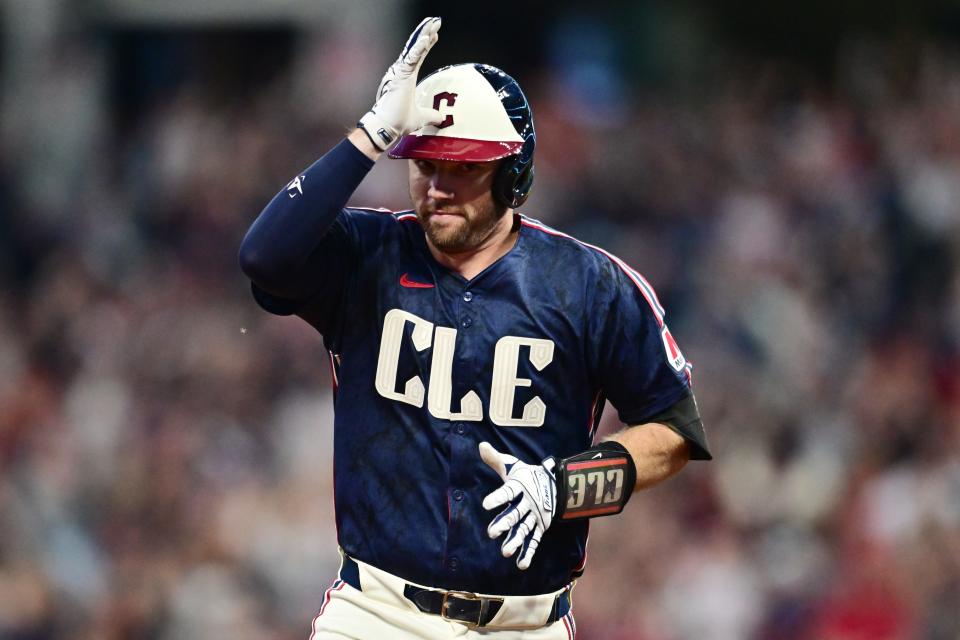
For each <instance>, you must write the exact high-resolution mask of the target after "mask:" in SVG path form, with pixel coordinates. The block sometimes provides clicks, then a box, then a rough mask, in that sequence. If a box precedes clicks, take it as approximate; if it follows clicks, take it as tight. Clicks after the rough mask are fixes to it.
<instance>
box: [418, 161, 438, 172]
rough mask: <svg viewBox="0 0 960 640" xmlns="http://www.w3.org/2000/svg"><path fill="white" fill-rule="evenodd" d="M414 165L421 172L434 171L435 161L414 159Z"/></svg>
mask: <svg viewBox="0 0 960 640" xmlns="http://www.w3.org/2000/svg"><path fill="white" fill-rule="evenodd" d="M413 164H414V166H416V167H417V169H419V170H420V173H433V163H432V162H427V161H426V160H414V161H413Z"/></svg>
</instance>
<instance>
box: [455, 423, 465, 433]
mask: <svg viewBox="0 0 960 640" xmlns="http://www.w3.org/2000/svg"><path fill="white" fill-rule="evenodd" d="M453 430H454V431H456V432H457V435H458V436H462V435H463V434H465V433H466V432H467V426H466V425H465V424H463V423H462V422H458V423H457V424H456V426H454V427H453Z"/></svg>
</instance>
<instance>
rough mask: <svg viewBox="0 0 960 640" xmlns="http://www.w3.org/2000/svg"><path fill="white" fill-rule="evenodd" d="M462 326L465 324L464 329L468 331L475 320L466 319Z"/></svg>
mask: <svg viewBox="0 0 960 640" xmlns="http://www.w3.org/2000/svg"><path fill="white" fill-rule="evenodd" d="M461 324H463V327H464V328H465V329H467V328H469V327H470V325H472V324H473V318H464V319H463V322H462V323H461Z"/></svg>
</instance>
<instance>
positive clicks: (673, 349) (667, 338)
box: [660, 325, 687, 373]
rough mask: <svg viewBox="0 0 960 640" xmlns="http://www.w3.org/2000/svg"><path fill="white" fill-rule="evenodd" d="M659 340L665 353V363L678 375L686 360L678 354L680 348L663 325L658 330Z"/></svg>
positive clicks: (685, 364) (681, 354)
mask: <svg viewBox="0 0 960 640" xmlns="http://www.w3.org/2000/svg"><path fill="white" fill-rule="evenodd" d="M660 338H662V339H663V350H664V351H666V353H667V362H669V363H670V366H671V367H673V369H674V371H676V372H677V373H680V372H681V371H683V368H684V367H686V366H687V359H686V358H684V357H683V353H681V352H680V347H679V346H678V345H677V341H676V340H674V339H673V334H672V333H670V329H668V328H667V325H663V327H662V328H661V329H660Z"/></svg>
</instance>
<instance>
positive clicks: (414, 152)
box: [389, 134, 523, 162]
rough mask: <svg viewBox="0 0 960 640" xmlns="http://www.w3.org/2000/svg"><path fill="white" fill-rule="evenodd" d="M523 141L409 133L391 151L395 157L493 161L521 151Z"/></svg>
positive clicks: (392, 156)
mask: <svg viewBox="0 0 960 640" xmlns="http://www.w3.org/2000/svg"><path fill="white" fill-rule="evenodd" d="M522 146H523V142H500V141H497V140H472V139H470V138H454V137H449V136H418V135H413V134H407V135H405V136H403V137H402V138H400V142H398V143H397V144H396V145H395V146H394V147H393V148H392V149H390V151H389V155H390V157H391V158H412V159H424V160H449V161H451V162H490V161H492V160H500V159H501V158H506V157H507V156H512V155H516V154H518V153H520V147H522Z"/></svg>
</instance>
